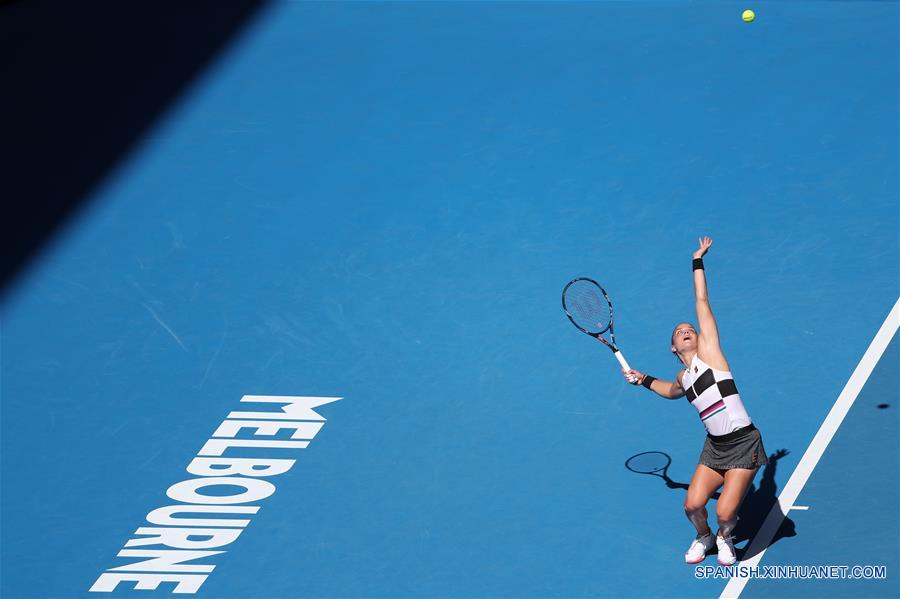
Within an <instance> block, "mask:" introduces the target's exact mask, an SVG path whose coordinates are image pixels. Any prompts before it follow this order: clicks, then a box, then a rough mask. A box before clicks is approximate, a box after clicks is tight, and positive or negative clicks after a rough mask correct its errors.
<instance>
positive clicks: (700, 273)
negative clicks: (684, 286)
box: [694, 237, 724, 358]
mask: <svg viewBox="0 0 900 599" xmlns="http://www.w3.org/2000/svg"><path fill="white" fill-rule="evenodd" d="M698 241H699V242H700V248H699V249H698V250H697V251H696V252H694V296H695V298H696V302H697V322H698V324H699V325H700V334H699V349H700V353H701V354H710V353H716V354H721V349H720V348H719V329H718V327H717V326H716V319H715V318H714V317H713V313H712V308H711V307H710V305H709V294H708V292H707V289H706V271H705V270H703V256H704V255H705V254H706V252H707V251H708V250H709V248H710V247H711V246H712V239H710V238H709V237H703V238H701V239H699V240H698ZM723 358H724V357H723Z"/></svg>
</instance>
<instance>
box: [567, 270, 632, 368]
mask: <svg viewBox="0 0 900 599" xmlns="http://www.w3.org/2000/svg"><path fill="white" fill-rule="evenodd" d="M562 305H563V310H565V311H566V316H568V317H569V320H571V321H572V324H574V325H575V326H576V327H577V328H578V330H579V331H581V332H582V333H586V334H588V335H590V336H591V337H593V338H594V339H597V340H598V341H601V342H602V343H603V344H604V345H605V346H606V347H608V348H609V349H611V350H612V353H613V355H614V356H615V357H616V360H618V361H619V364H621V366H622V368H624V369H625V370H626V371H627V370H631V366H629V365H628V362H627V361H626V360H625V356H623V355H622V352H620V351H619V348H618V347H616V334H615V332H614V331H613V309H612V301H610V299H609V295H607V293H606V291H604V289H603V287H601V286H600V283H598V282H597V281H595V280H593V279H589V278H587V277H578V278H577V279H572V280H571V281H569V282H568V284H566V286H565V288H564V289H563V293H562ZM606 331H609V341H607V340H606V339H604V337H603V333H605V332H606ZM628 380H629V381H631V382H632V383H633V382H634V381H635V380H636V379H635V377H634V375H631V376H629V377H628Z"/></svg>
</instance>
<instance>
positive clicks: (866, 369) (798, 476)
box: [719, 298, 900, 599]
mask: <svg viewBox="0 0 900 599" xmlns="http://www.w3.org/2000/svg"><path fill="white" fill-rule="evenodd" d="M898 327H900V298H898V299H897V302H896V303H895V304H894V308H893V309H892V310H891V313H890V314H888V317H887V319H886V320H885V321H884V323H883V324H882V325H881V328H880V329H878V333H876V334H875V338H874V339H872V343H870V344H869V349H867V350H866V353H865V354H864V355H863V357H862V359H861V360H860V361H859V364H858V365H857V366H856V370H854V371H853V374H851V375H850V379H849V380H848V381H847V384H846V385H844V390H843V391H841V394H840V395H838V398H837V400H836V401H835V402H834V405H833V406H832V407H831V411H830V412H828V416H826V417H825V421H824V422H823V423H822V426H820V427H819V432H817V433H816V436H815V437H813V440H812V443H810V444H809V447H807V448H806V453H804V454H803V457H802V458H800V463H799V464H797V468H796V469H795V470H794V473H793V474H791V478H790V480H788V482H787V484H786V485H785V486H784V489H783V490H782V491H781V495H779V496H778V501H777V502H776V503H775V505H773V506H772V509H771V510H770V511H769V515H768V516H766V520H765V522H763V525H762V527H761V528H760V529H759V532H757V533H756V536H755V537H753V541H752V542H751V543H750V545H749V546H748V548H747V553H750V554H751V555H753V557H751V558H750V559H748V560H747V561H742V562H741V563H740V565H742V566H749V567H755V566H757V565H759V562H760V560H762V557H763V555H764V554H765V553H766V548H767V547H768V546H769V543H770V542H771V541H772V538H773V537H774V536H775V533H776V532H777V531H778V528H779V527H780V526H781V523H782V521H784V516H785V514H787V513H788V511H790V510H791V508H793V507H794V501H796V500H797V497H798V496H799V495H800V491H801V490H802V489H803V486H804V485H805V484H806V481H807V480H809V476H810V475H811V474H812V471H813V469H814V468H815V467H816V464H818V463H819V459H820V458H821V457H822V454H823V453H825V448H826V447H828V444H829V443H830V442H831V439H832V437H834V433H836V432H837V429H838V427H839V426H841V423H842V422H843V421H844V417H845V416H846V415H847V412H849V411H850V407H851V406H852V405H853V402H854V401H856V396H857V395H859V392H860V390H862V388H863V385H865V384H866V381H867V380H868V379H869V375H871V374H872V370H874V369H875V365H876V364H877V363H878V361H879V360H880V359H881V356H882V355H883V354H884V350H886V349H887V346H888V345H889V344H890V342H891V339H892V338H893V337H894V333H896V332H897V328H898ZM749 580H750V579H749V578H738V577H736V576H735V577H732V578H731V580H729V581H728V584H726V585H725V589H724V590H723V591H722V594H721V595H719V599H737V598H738V597H740V595H741V591H743V590H744V587H745V586H747V582H748V581H749Z"/></svg>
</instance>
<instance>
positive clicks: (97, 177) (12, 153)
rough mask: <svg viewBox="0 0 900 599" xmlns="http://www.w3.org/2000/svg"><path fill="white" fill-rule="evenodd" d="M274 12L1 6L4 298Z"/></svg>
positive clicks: (94, 1)
mask: <svg viewBox="0 0 900 599" xmlns="http://www.w3.org/2000/svg"><path fill="white" fill-rule="evenodd" d="M267 4H268V0H228V1H227V2H222V1H219V0H191V1H190V2H182V1H179V0H152V1H148V0H129V1H128V2H122V1H120V0H90V1H87V2H54V1H51V0H19V1H13V2H10V1H0V51H2V56H3V60H2V61H0V65H2V66H0V81H3V84H4V92H3V93H2V94H0V114H2V115H3V116H2V118H3V136H2V139H3V142H2V144H3V158H2V161H3V173H4V175H3V179H4V180H3V195H4V198H5V202H4V203H5V207H6V218H5V219H4V220H5V222H6V223H7V227H6V228H5V229H6V230H5V231H4V246H5V251H4V252H3V266H2V274H0V276H2V279H0V293H4V292H5V291H6V290H7V289H8V288H9V286H10V285H11V284H12V283H13V282H14V280H15V278H16V276H17V275H19V274H20V273H21V272H22V270H23V268H24V267H25V266H27V264H28V262H29V260H30V259H31V258H32V257H34V256H35V254H36V253H37V252H38V251H40V248H41V247H42V246H43V245H44V244H45V243H46V242H47V241H49V239H50V238H51V235H52V234H53V232H54V231H56V230H57V229H58V228H59V227H60V226H61V225H62V224H64V222H65V221H66V220H67V219H69V218H71V217H72V216H74V215H75V214H76V213H77V211H78V209H79V208H80V207H82V203H83V202H84V201H85V199H86V198H87V197H88V196H89V194H90V193H91V191H92V190H93V189H94V188H95V187H96V186H97V185H98V183H100V182H101V181H102V180H103V178H104V177H105V176H106V174H107V173H109V172H110V171H111V169H112V168H114V167H115V166H116V164H117V162H118V161H119V160H120V159H121V158H122V157H124V156H125V155H126V154H127V152H128V149H129V147H131V146H132V144H133V143H134V142H135V141H137V140H138V139H140V137H141V136H142V134H143V133H144V132H145V131H147V130H148V129H149V128H150V127H151V126H152V124H153V122H154V121H155V120H156V118H157V117H159V116H160V115H161V113H162V112H163V111H164V110H165V109H166V108H167V107H168V106H169V105H170V104H171V103H172V102H173V101H174V100H175V99H177V98H178V96H179V95H180V94H181V93H182V91H183V90H184V89H185V88H186V86H187V85H188V84H189V83H190V82H191V81H192V80H193V79H195V78H196V77H197V76H198V75H199V74H201V73H202V72H203V70H204V69H205V68H206V67H207V66H208V65H209V64H210V62H211V61H212V60H213V59H214V58H215V57H216V55H217V54H218V53H219V52H220V51H221V50H222V49H223V48H224V47H225V46H226V45H227V44H228V42H229V40H231V39H232V38H233V37H234V36H235V35H236V34H237V33H239V32H240V31H241V30H242V29H243V28H244V27H245V26H246V25H247V24H249V21H250V20H251V19H252V18H253V17H254V15H256V14H257V13H258V12H259V11H260V10H261V9H263V8H264V7H265V6H266V5H267Z"/></svg>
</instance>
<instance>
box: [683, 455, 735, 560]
mask: <svg viewBox="0 0 900 599" xmlns="http://www.w3.org/2000/svg"><path fill="white" fill-rule="evenodd" d="M724 481H725V478H724V476H723V473H722V472H721V471H718V470H714V469H713V468H710V467H709V466H704V465H703V464H698V465H697V469H696V470H695V471H694V476H693V477H692V478H691V484H690V485H688V492H687V497H686V498H685V500H684V513H685V514H686V515H687V517H688V520H690V521H691V524H693V525H694V528H696V529H697V536H696V537H695V538H694V540H693V541H692V542H691V545H690V547H688V550H687V552H686V553H685V554H684V561H685V562H687V563H689V564H696V563H699V562H702V561H703V559H704V558H705V557H706V552H707V551H709V550H710V549H712V547H713V544H714V541H713V538H712V531H711V530H710V529H709V519H708V514H707V512H706V504H707V502H708V501H709V498H710V497H711V496H712V494H713V493H715V492H716V489H718V488H719V487H720V486H721V485H722V483H723V482H724Z"/></svg>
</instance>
